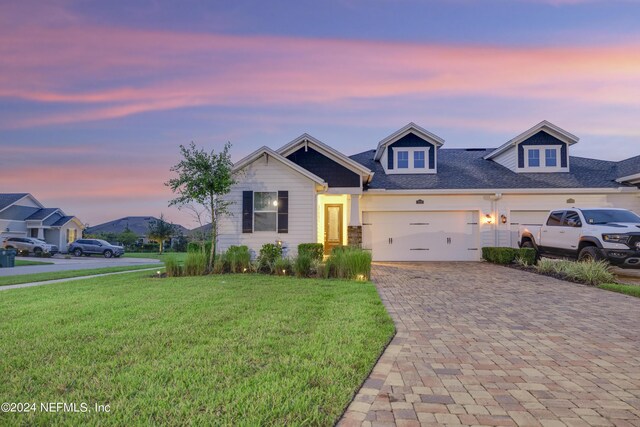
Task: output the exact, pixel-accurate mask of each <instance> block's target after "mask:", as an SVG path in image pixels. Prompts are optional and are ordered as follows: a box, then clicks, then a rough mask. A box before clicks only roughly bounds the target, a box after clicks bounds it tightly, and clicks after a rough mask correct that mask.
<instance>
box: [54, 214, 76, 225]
mask: <svg viewBox="0 0 640 427" xmlns="http://www.w3.org/2000/svg"><path fill="white" fill-rule="evenodd" d="M73 218H74V217H73V216H63V217H62V218H60V219H59V220H57V221H56V222H54V223H53V224H51V227H62V226H63V225H65V224H66V223H68V222H69V221H71V220H72V219H73Z"/></svg>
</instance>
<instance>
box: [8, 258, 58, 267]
mask: <svg viewBox="0 0 640 427" xmlns="http://www.w3.org/2000/svg"><path fill="white" fill-rule="evenodd" d="M51 264H53V263H52V262H45V261H31V260H28V259H16V263H15V266H16V267H25V266H29V265H51Z"/></svg>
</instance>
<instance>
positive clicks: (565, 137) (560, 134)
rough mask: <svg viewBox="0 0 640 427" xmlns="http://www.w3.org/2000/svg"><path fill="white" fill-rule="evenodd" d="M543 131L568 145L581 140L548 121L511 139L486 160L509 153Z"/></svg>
mask: <svg viewBox="0 0 640 427" xmlns="http://www.w3.org/2000/svg"><path fill="white" fill-rule="evenodd" d="M541 130H542V131H545V132H546V133H548V134H549V135H551V136H553V137H555V138H558V139H559V140H560V141H562V142H565V143H567V144H568V145H573V144H575V143H577V142H578V141H580V138H578V137H577V136H575V135H573V134H572V133H569V132H567V131H566V130H564V129H562V128H561V127H558V126H556V125H554V124H553V123H551V122H548V121H547V120H543V121H541V122H540V123H538V124H537V125H535V126H533V127H532V128H529V129H527V130H526V131H524V132H522V133H521V134H520V135H518V136H516V137H515V138H512V139H510V140H509V141H507V142H506V143H504V144H503V145H501V146H500V147H498V148H496V149H495V150H493V151H492V152H491V153H489V154H487V155H486V156H484V159H485V160H490V159H492V158H494V157H495V156H497V155H499V154H501V153H503V152H505V151H507V150H508V149H509V148H510V147H515V146H517V145H518V144H520V143H521V142H522V141H524V140H526V139H528V138H530V137H532V136H533V135H535V134H536V133H538V132H539V131H541Z"/></svg>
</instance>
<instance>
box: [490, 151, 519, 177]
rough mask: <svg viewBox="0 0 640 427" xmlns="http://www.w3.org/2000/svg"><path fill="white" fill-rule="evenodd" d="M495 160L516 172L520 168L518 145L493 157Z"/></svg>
mask: <svg viewBox="0 0 640 427" xmlns="http://www.w3.org/2000/svg"><path fill="white" fill-rule="evenodd" d="M493 161H494V162H496V163H499V164H501V165H502V166H504V167H505V168H508V169H511V170H512V171H514V172H516V170H517V169H518V150H517V149H516V147H511V148H509V149H508V150H507V151H505V152H504V153H501V154H499V155H497V156H496V157H494V158H493Z"/></svg>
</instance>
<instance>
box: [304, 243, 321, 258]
mask: <svg viewBox="0 0 640 427" xmlns="http://www.w3.org/2000/svg"><path fill="white" fill-rule="evenodd" d="M298 255H307V256H309V257H310V258H311V259H315V260H318V261H322V257H323V255H324V245H323V244H322V243H300V244H299V245H298Z"/></svg>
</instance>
